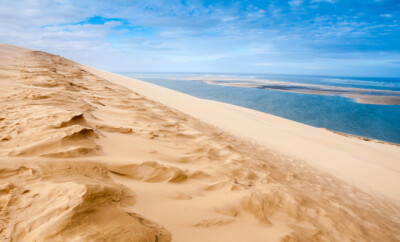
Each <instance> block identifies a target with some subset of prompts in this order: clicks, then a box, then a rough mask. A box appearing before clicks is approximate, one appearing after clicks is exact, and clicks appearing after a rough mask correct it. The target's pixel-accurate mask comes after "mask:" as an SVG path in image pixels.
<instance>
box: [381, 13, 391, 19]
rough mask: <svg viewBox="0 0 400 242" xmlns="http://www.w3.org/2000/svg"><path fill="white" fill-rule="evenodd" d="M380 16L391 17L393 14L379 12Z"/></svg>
mask: <svg viewBox="0 0 400 242" xmlns="http://www.w3.org/2000/svg"><path fill="white" fill-rule="evenodd" d="M380 16H381V17H385V18H391V17H393V15H392V14H389V13H386V14H381V15H380Z"/></svg>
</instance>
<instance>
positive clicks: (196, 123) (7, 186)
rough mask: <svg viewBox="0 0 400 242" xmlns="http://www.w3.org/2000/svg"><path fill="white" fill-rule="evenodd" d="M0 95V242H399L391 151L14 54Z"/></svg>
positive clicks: (6, 56) (4, 63)
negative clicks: (113, 241) (111, 241)
mask: <svg viewBox="0 0 400 242" xmlns="http://www.w3.org/2000/svg"><path fill="white" fill-rule="evenodd" d="M0 85H1V89H0V102H1V104H2V105H1V107H0V111H1V112H0V204H1V205H0V206H1V210H0V212H1V222H0V240H5V241H65V240H70V241H108V240H118V241H171V240H172V241H397V240H400V215H399V214H400V163H399V161H400V147H399V146H398V145H394V144H390V143H387V142H383V141H376V140H368V139H363V138H359V137H356V136H351V135H346V134H338V133H336V132H332V131H329V130H326V129H321V128H316V127H312V126H308V125H305V124H301V123H297V122H294V121H290V120H287V119H284V118H280V117H276V116H273V115H269V114H266V113H263V112H259V111H255V110H251V109H247V108H243V107H239V106H235V105H231V104H227V103H222V102H216V101H211V100H205V99H201V98H196V97H193V96H190V95H187V94H183V93H180V92H177V91H174V90H170V89H167V88H164V87H160V86H157V85H154V84H150V83H147V82H143V81H140V80H135V79H132V78H129V77H125V76H121V75H117V74H113V73H109V72H106V71H102V70H98V69H95V68H92V67H89V66H85V65H82V64H79V63H76V62H73V61H71V60H68V59H65V58H63V57H61V56H57V55H52V54H48V53H45V52H40V51H32V50H29V49H25V48H22V47H16V46H12V45H0Z"/></svg>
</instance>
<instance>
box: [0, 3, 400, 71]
mask: <svg viewBox="0 0 400 242" xmlns="http://www.w3.org/2000/svg"><path fill="white" fill-rule="evenodd" d="M0 42H2V43H11V44H16V45H22V46H25V47H28V48H33V49H39V50H43V51H48V52H52V53H56V54H60V55H63V56H65V57H68V58H71V59H73V60H76V61H78V62H81V63H84V64H87V65H91V66H95V67H97V68H102V69H105V70H109V71H133V72H242V73H282V74H316V75H343V76H392V77H400V1H399V0H358V1H352V0H291V1H277V0H275V1H268V0H264V1H175V0H169V1H153V0H147V1H141V0H137V1H126V0H115V1H101V0H98V1H90V0H87V1H67V0H55V1H54V0H53V1H50V0H42V1H38V0H19V1H14V0H0Z"/></svg>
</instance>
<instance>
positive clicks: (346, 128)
mask: <svg viewBox="0 0 400 242" xmlns="http://www.w3.org/2000/svg"><path fill="white" fill-rule="evenodd" d="M121 74H123V75H126V76H130V77H133V78H137V79H140V80H143V81H147V82H150V83H154V84H157V85H160V86H164V87H167V88H170V89H174V90H177V91H180V92H183V93H187V94H190V95H192V96H196V97H200V98H205V99H211V100H215V101H221V102H226V103H231V104H235V105H238V106H242V107H247V108H251V109H255V110H259V111H262V112H265V113H269V114H273V115H276V116H280V117H283V118H287V119H291V120H294V121H297V122H301V123H305V124H309V125H312V126H315V127H323V128H327V129H331V130H335V131H340V132H345V133H350V134H355V135H360V136H364V137H369V138H374V139H380V140H385V141H389V142H394V143H398V144H400V106H399V105H373V104H360V103H356V102H354V101H353V100H352V99H349V98H345V97H341V96H334V95H316V94H299V93H291V92H285V91H274V90H266V89H257V88H246V87H231V86H218V85H209V84H205V83H201V82H197V81H191V80H184V78H185V77H190V76H199V75H200V74H196V73H194V74H140V73H121ZM201 75H204V74H201ZM243 76H245V75H240V77H243ZM245 77H246V78H248V77H249V75H247V76H245ZM250 77H251V78H255V79H258V78H265V79H270V80H278V81H290V82H299V83H309V84H318V85H330V86H348V87H362V88H370V89H384V90H396V91H398V90H400V80H397V79H389V78H381V79H373V78H352V79H349V78H346V77H345V78H343V77H316V76H312V77H311V76H310V77H307V76H297V77H296V76H278V75H271V76H256V75H253V76H250Z"/></svg>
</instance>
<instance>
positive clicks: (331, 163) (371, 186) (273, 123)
mask: <svg viewBox="0 0 400 242" xmlns="http://www.w3.org/2000/svg"><path fill="white" fill-rule="evenodd" d="M85 69H86V70H88V71H90V72H92V73H94V74H96V75H98V76H101V77H102V78H105V79H106V80H109V81H111V82H114V83H116V84H118V85H122V86H125V87H127V88H130V89H131V90H134V91H136V92H138V93H141V94H142V95H144V96H146V97H148V98H151V99H153V100H155V101H158V102H160V103H163V104H165V105H167V106H169V107H172V108H174V109H177V110H178V111H181V112H183V113H186V114H188V115H190V116H193V117H195V118H198V119H199V120H201V121H203V122H206V123H209V124H211V125H213V126H216V127H219V128H221V129H223V130H225V131H227V132H230V133H232V134H234V135H238V136H239V137H243V138H245V139H248V140H251V141H253V142H256V143H258V144H261V145H263V146H266V147H268V148H269V149H272V150H275V151H276V152H279V153H282V154H286V155H289V156H292V157H293V158H295V159H299V160H302V161H305V162H306V163H307V164H309V165H311V166H313V167H314V168H317V169H319V170H322V171H324V172H327V173H329V174H331V175H334V176H336V177H338V178H340V179H342V180H344V181H346V182H349V183H351V184H355V185H356V186H358V187H359V188H361V189H365V190H367V191H373V192H378V193H381V194H383V195H384V196H387V197H389V198H391V199H393V200H394V201H397V202H398V201H400V183H399V182H398V181H399V175H398V172H399V171H400V163H398V162H397V161H398V160H400V149H399V148H398V147H397V146H393V145H392V144H390V143H386V142H384V141H383V143H373V142H369V141H365V140H362V139H357V138H352V137H350V135H349V136H343V135H339V134H335V133H334V132H331V131H327V130H324V129H321V128H316V127H312V126H309V125H306V124H301V123H298V122H295V121H291V120H287V119H284V118H280V117H276V116H273V115H269V114H266V113H263V112H260V111H256V110H252V109H247V108H244V107H239V106H235V105H232V104H226V103H221V102H217V101H211V100H204V99H200V98H196V97H192V96H190V95H187V94H183V93H180V92H177V91H174V90H171V89H168V88H164V87H160V86H157V85H154V84H151V83H147V82H143V81H140V80H136V79H133V78H129V77H125V76H121V75H118V74H113V73H109V72H105V71H101V70H97V69H95V68H91V67H85ZM172 97H173V98H172ZM228 120H229V121H228ZM316 147H318V148H316ZM357 167H363V170H362V171H361V170H359V171H358V172H359V173H358V174H354V172H353V170H354V169H356V168H357ZM387 169H390V170H389V171H388V170H387ZM387 171H388V172H389V173H387ZM392 171H393V172H392ZM361 172H362V173H361ZM355 175H356V176H355ZM395 184H398V185H395ZM393 186H394V187H393Z"/></svg>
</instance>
